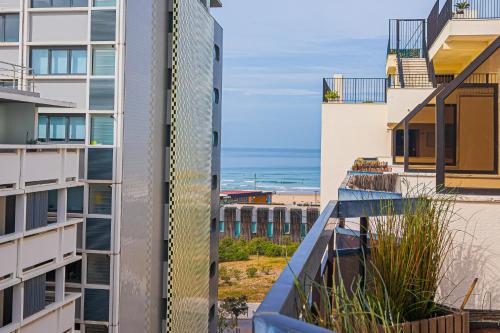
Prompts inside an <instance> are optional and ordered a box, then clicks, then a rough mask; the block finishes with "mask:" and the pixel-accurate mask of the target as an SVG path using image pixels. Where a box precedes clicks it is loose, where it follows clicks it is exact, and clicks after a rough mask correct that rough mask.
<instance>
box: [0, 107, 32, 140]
mask: <svg viewBox="0 0 500 333" xmlns="http://www.w3.org/2000/svg"><path fill="white" fill-rule="evenodd" d="M34 137H35V106H34V105H33V104H25V103H2V104H0V144H25V143H26V138H28V139H31V140H32V139H34Z"/></svg>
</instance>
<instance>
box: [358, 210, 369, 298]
mask: <svg viewBox="0 0 500 333" xmlns="http://www.w3.org/2000/svg"><path fill="white" fill-rule="evenodd" d="M359 249H360V260H359V275H360V278H361V280H360V281H361V283H360V285H361V287H362V288H364V285H365V282H366V255H367V251H368V217H360V218H359Z"/></svg>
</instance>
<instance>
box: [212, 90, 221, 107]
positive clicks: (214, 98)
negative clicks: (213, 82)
mask: <svg viewBox="0 0 500 333" xmlns="http://www.w3.org/2000/svg"><path fill="white" fill-rule="evenodd" d="M219 97H220V96H219V89H217V88H214V91H213V95H212V103H213V104H219Z"/></svg>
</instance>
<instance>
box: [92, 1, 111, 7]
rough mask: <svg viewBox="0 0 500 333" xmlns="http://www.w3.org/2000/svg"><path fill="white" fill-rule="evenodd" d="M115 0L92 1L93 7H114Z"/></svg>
mask: <svg viewBox="0 0 500 333" xmlns="http://www.w3.org/2000/svg"><path fill="white" fill-rule="evenodd" d="M114 6H116V0H94V7H114Z"/></svg>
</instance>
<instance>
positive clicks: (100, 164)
mask: <svg viewBox="0 0 500 333" xmlns="http://www.w3.org/2000/svg"><path fill="white" fill-rule="evenodd" d="M87 169H88V171H87V173H88V174H87V179H93V180H112V179H113V149H111V148H106V149H95V148H94V149H92V148H90V149H89V155H88V165H87Z"/></svg>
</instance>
